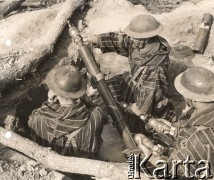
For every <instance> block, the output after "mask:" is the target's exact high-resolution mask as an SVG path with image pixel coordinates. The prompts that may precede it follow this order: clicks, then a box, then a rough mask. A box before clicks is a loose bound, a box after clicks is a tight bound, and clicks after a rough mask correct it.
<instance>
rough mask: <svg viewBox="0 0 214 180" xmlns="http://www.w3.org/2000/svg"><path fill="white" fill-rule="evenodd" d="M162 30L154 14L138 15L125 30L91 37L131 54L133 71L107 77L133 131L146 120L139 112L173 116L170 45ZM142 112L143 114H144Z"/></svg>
mask: <svg viewBox="0 0 214 180" xmlns="http://www.w3.org/2000/svg"><path fill="white" fill-rule="evenodd" d="M162 30H163V25H162V24H160V23H159V22H158V21H157V20H156V19H155V18H154V17H152V16H151V15H148V14H143V15H138V16H136V17H134V18H133V19H132V21H131V22H130V24H129V25H128V26H127V27H126V28H125V34H124V33H114V32H110V33H104V34H99V35H96V36H91V37H89V39H88V41H91V42H93V43H94V44H95V46H97V47H99V48H101V50H102V52H104V53H106V52H117V53H119V54H121V55H124V56H127V57H128V58H129V64H130V72H126V73H124V74H122V75H118V76H115V77H113V78H111V79H110V80H109V81H108V84H109V87H110V89H111V91H112V93H113V95H114V96H115V97H116V98H118V97H119V98H118V101H123V103H122V104H124V105H125V106H123V107H125V112H126V115H127V116H126V118H127V123H128V125H129V127H130V128H131V130H132V132H143V131H144V125H145V124H144V123H143V122H140V121H139V118H138V117H137V118H136V116H140V115H141V117H143V116H144V117H145V121H146V120H147V119H146V117H148V116H152V117H159V118H160V117H162V118H165V119H169V120H170V119H172V117H173V116H174V113H173V107H172V105H171V103H169V100H168V66H169V63H170V60H169V52H170V47H169V45H168V43H167V41H166V40H165V39H164V38H162V37H160V36H159V34H160V33H161V31H162ZM142 115H143V116H142Z"/></svg>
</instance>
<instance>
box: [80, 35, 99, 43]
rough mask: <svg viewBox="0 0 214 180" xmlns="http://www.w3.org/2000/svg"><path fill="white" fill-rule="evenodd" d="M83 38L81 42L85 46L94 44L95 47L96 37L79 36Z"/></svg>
mask: <svg viewBox="0 0 214 180" xmlns="http://www.w3.org/2000/svg"><path fill="white" fill-rule="evenodd" d="M81 36H82V38H83V42H84V43H87V44H90V43H92V44H94V45H97V36H96V35H92V34H81Z"/></svg>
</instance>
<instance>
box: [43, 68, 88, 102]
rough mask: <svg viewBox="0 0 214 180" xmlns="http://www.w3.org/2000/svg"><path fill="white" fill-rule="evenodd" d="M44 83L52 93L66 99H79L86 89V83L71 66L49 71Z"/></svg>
mask: <svg viewBox="0 0 214 180" xmlns="http://www.w3.org/2000/svg"><path fill="white" fill-rule="evenodd" d="M46 83H47V85H48V87H49V88H50V89H51V90H52V91H53V92H54V93H56V94H57V95H60V96H62V97H66V98H79V97H81V96H83V95H84V94H85V92H86V89H87V84H86V81H85V80H84V79H83V77H82V75H81V74H80V72H79V70H78V69H77V68H76V67H74V66H71V65H67V66H62V67H58V68H55V69H53V70H51V71H50V72H49V73H48V75H47V77H46Z"/></svg>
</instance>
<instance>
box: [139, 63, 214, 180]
mask: <svg viewBox="0 0 214 180" xmlns="http://www.w3.org/2000/svg"><path fill="white" fill-rule="evenodd" d="M174 84H175V88H176V90H177V91H178V92H179V93H180V94H181V95H182V96H183V97H184V99H185V101H186V103H187V105H188V106H189V107H191V108H192V114H191V116H190V118H189V119H187V120H185V121H183V122H181V121H178V122H175V123H173V126H174V127H177V134H175V147H174V148H173V151H172V153H171V154H170V155H169V156H168V157H164V156H162V155H152V158H151V159H150V162H151V163H153V164H154V165H155V164H156V162H157V160H160V159H166V158H167V161H168V162H172V161H173V160H177V161H178V160H181V161H183V162H184V161H185V159H187V156H189V158H190V159H191V161H192V160H193V161H194V162H195V164H198V162H200V160H205V161H207V162H208V163H209V166H208V168H210V169H209V173H211V174H212V175H213V173H214V156H213V154H214V148H213V147H214V141H213V139H214V73H213V72H212V71H210V70H208V69H205V68H203V67H199V66H193V67H191V68H190V69H188V70H186V71H185V72H183V73H181V74H180V75H178V76H177V77H176V79H175V83H174ZM162 122H164V121H162ZM140 147H141V150H142V151H143V153H144V154H147V155H149V153H152V151H151V149H149V148H148V147H147V146H146V145H144V144H141V146H140ZM194 167H195V168H194ZM199 167H200V166H199ZM196 169H197V166H194V165H193V164H192V165H191V168H190V172H188V174H189V173H190V174H189V175H188V176H189V177H190V175H191V176H192V175H193V176H194V175H195V174H196V173H195V172H196ZM178 173H179V175H181V176H185V175H186V172H184V168H179V172H178ZM202 175H203V174H202ZM208 176H209V175H208ZM201 177H202V176H201ZM205 178H209V177H205Z"/></svg>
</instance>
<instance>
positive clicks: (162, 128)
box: [148, 118, 171, 134]
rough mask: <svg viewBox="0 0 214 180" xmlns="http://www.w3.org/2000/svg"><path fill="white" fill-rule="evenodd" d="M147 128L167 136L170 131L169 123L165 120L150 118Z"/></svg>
mask: <svg viewBox="0 0 214 180" xmlns="http://www.w3.org/2000/svg"><path fill="white" fill-rule="evenodd" d="M148 126H149V127H150V128H151V129H153V130H154V131H155V132H157V133H160V134H169V133H170V129H171V123H170V122H168V121H167V120H165V119H154V118H151V119H150V120H149V122H148Z"/></svg>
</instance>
